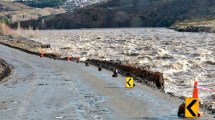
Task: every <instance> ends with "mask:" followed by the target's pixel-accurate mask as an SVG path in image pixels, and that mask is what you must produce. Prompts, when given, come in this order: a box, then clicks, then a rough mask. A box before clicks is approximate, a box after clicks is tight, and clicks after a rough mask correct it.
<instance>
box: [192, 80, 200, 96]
mask: <svg viewBox="0 0 215 120" xmlns="http://www.w3.org/2000/svg"><path fill="white" fill-rule="evenodd" d="M193 98H197V99H198V98H199V91H198V81H195V82H194V89H193Z"/></svg>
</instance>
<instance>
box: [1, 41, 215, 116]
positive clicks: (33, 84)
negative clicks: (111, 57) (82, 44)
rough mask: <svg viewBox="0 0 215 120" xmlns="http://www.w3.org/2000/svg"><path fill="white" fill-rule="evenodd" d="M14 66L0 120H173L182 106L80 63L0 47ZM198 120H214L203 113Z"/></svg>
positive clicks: (3, 88) (3, 92) (4, 85)
mask: <svg viewBox="0 0 215 120" xmlns="http://www.w3.org/2000/svg"><path fill="white" fill-rule="evenodd" d="M0 51H1V52H0V58H2V59H5V60H7V62H8V63H9V64H11V65H12V66H13V67H14V70H13V74H12V76H11V77H10V78H9V79H8V80H7V81H6V82H4V83H1V84H0V96H1V97H0V120H55V119H56V120H59V119H62V120H107V119H110V120H137V119H141V120H157V119H158V120H173V119H182V118H178V116H177V108H178V106H179V104H180V103H181V102H182V101H180V100H178V99H176V98H171V97H169V96H168V95H165V94H164V93H162V92H159V91H158V90H154V89H152V88H149V87H147V86H144V85H140V84H138V83H136V86H135V88H133V89H126V88H125V78H124V77H121V76H120V77H118V78H112V77H111V75H112V72H110V71H106V70H103V71H102V72H99V71H97V68H96V67H94V66H89V67H85V65H84V64H82V63H75V62H67V61H59V60H51V59H48V58H40V57H38V56H35V55H30V54H27V53H23V52H20V51H18V50H15V49H11V48H8V47H5V46H2V45H0ZM200 119H201V120H202V119H208V120H211V119H214V116H212V115H209V114H206V115H205V117H202V118H200Z"/></svg>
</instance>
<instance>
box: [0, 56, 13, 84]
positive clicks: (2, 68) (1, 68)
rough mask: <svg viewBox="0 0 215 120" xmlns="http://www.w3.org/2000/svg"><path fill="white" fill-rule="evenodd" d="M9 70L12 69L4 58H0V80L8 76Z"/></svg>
mask: <svg viewBox="0 0 215 120" xmlns="http://www.w3.org/2000/svg"><path fill="white" fill-rule="evenodd" d="M11 72H12V69H11V67H10V65H8V64H7V63H6V62H5V61H4V60H2V59H0V81H1V80H3V79H4V78H5V77H7V76H9V75H10V74H11Z"/></svg>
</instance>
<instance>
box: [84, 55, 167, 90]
mask: <svg viewBox="0 0 215 120" xmlns="http://www.w3.org/2000/svg"><path fill="white" fill-rule="evenodd" d="M87 61H89V63H91V64H93V65H95V66H98V65H100V66H101V67H102V68H105V69H108V70H113V69H114V68H116V69H118V70H119V73H120V74H122V75H124V76H130V77H133V78H135V80H136V81H137V82H140V83H141V84H147V85H149V86H151V87H155V86H156V87H157V88H159V89H161V90H164V79H163V74H162V73H160V72H152V71H149V70H146V69H145V68H137V67H135V66H131V65H123V64H120V63H117V62H114V61H102V60H95V59H89V60H87Z"/></svg>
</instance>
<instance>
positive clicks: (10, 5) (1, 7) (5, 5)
mask: <svg viewBox="0 0 215 120" xmlns="http://www.w3.org/2000/svg"><path fill="white" fill-rule="evenodd" d="M23 9H30V7H29V6H26V5H23V4H20V3H17V2H5V1H4V2H3V1H0V12H4V11H17V10H23Z"/></svg>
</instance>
